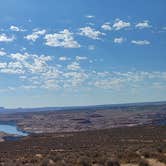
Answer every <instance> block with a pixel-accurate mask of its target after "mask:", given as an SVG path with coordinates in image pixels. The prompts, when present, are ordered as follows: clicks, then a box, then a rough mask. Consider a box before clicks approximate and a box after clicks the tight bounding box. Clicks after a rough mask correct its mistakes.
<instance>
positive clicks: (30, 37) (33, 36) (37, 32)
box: [24, 29, 46, 42]
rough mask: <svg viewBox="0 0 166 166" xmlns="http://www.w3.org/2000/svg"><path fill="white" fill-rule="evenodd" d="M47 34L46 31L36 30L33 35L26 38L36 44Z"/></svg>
mask: <svg viewBox="0 0 166 166" xmlns="http://www.w3.org/2000/svg"><path fill="white" fill-rule="evenodd" d="M45 33H46V30H45V29H43V30H38V31H36V30H35V31H34V32H33V33H32V34H30V35H27V36H25V37H24V38H25V39H27V40H31V41H33V42H35V41H36V40H37V39H38V38H39V37H40V36H41V35H44V34H45Z"/></svg>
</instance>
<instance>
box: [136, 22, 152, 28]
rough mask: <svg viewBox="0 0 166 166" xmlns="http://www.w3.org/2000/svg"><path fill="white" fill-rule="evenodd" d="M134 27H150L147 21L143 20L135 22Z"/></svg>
mask: <svg viewBox="0 0 166 166" xmlns="http://www.w3.org/2000/svg"><path fill="white" fill-rule="evenodd" d="M135 27H136V28H139V29H144V28H150V27H151V25H149V21H147V20H145V21H143V22H139V23H138V24H136V25H135Z"/></svg>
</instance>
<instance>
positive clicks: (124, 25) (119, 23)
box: [113, 19, 131, 30]
mask: <svg viewBox="0 0 166 166" xmlns="http://www.w3.org/2000/svg"><path fill="white" fill-rule="evenodd" d="M130 26H131V24H130V23H129V22H125V21H122V20H119V19H116V20H115V23H114V24H113V28H114V29H115V30H120V29H123V28H127V27H130Z"/></svg>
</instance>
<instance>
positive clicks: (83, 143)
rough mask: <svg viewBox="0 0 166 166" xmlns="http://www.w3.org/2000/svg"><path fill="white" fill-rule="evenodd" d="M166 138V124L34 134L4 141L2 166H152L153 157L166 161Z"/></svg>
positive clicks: (0, 160) (0, 158)
mask: <svg viewBox="0 0 166 166" xmlns="http://www.w3.org/2000/svg"><path fill="white" fill-rule="evenodd" d="M158 133H160V135H159V134H158ZM62 135H63V137H62ZM165 138H166V126H158V127H152V126H147V127H145V126H144V127H141V126H140V127H122V128H113V129H107V130H94V131H82V132H76V133H59V134H57V133H56V134H54V133H52V134H37V135H31V136H29V137H25V138H24V139H22V140H19V141H6V142H1V143H0V166H16V165H17V166H22V165H27V166H120V165H121V166H123V164H137V165H139V166H150V164H149V163H148V162H147V161H148V160H149V159H151V158H152V159H155V160H156V161H159V162H161V163H163V164H164V163H165V164H166V161H165V159H166V157H165V151H166V146H165V145H166V142H165ZM142 158H144V159H142ZM11 163H12V164H11Z"/></svg>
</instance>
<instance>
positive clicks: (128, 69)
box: [0, 0, 166, 107]
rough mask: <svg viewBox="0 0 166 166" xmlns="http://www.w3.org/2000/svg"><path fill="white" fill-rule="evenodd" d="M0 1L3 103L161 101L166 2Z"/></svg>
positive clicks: (165, 91)
mask: <svg viewBox="0 0 166 166" xmlns="http://www.w3.org/2000/svg"><path fill="white" fill-rule="evenodd" d="M0 3H1V4H0V20H1V21H0V106H5V107H41V106H69V105H70V106H71V105H93V104H111V103H131V102H144V101H161V100H162V101H163V100H166V20H165V11H166V1H165V0H157V1H156V0H147V1H143V0H135V1H131V0H123V1H122V0H102V1H100V0H90V1H89V0H70V2H69V1H68V0H47V1H41V0H40V1H39V0H35V1H34V0H12V1H11V0H4V1H1V2H0Z"/></svg>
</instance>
